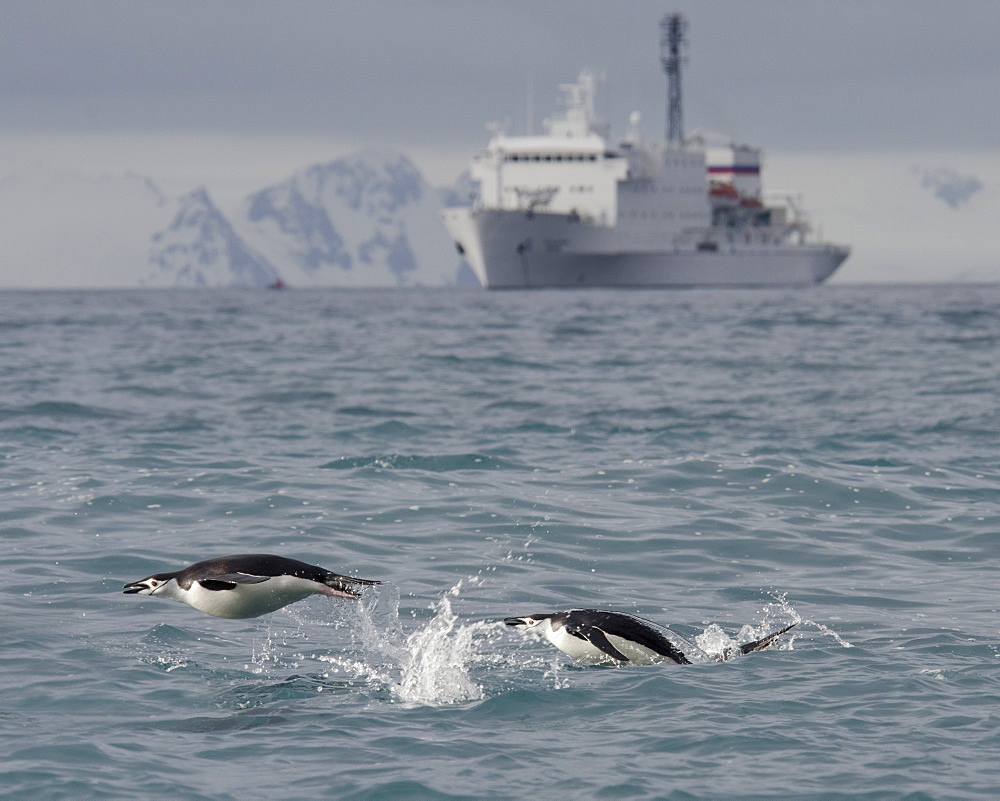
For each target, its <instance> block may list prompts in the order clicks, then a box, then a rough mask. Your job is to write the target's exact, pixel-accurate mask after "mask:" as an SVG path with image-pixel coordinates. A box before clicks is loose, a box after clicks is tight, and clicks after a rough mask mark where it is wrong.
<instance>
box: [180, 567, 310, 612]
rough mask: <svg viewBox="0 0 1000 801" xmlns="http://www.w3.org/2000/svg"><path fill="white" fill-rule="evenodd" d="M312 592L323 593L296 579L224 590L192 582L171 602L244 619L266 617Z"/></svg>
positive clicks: (271, 581) (277, 578)
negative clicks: (185, 590)
mask: <svg viewBox="0 0 1000 801" xmlns="http://www.w3.org/2000/svg"><path fill="white" fill-rule="evenodd" d="M314 593H320V594H324V593H323V585H322V584H318V583H317V582H315V581H309V580H308V579H303V578H297V577H296V576H273V577H271V578H269V579H268V580H267V581H262V582H261V583H260V584H237V585H236V586H235V587H233V588H232V589H225V590H209V589H206V588H205V587H203V586H202V585H201V584H200V583H199V582H197V581H195V582H193V583H192V584H191V589H189V590H188V591H187V592H186V593H184V594H183V596H180V597H176V596H175V598H174V600H177V601H181V602H182V603H186V604H188V605H189V606H193V607H194V608H195V609H198V610H199V611H201V612H204V613H205V614H206V615H212V616H214V617H223V618H247V617H260V616H261V615H266V614H267V613H268V612H274V611H275V610H277V609H281V608H282V607H283V606H288V604H292V603H295V602H296V601H301V600H302V599H303V598H308V597H309V596H310V595H313V594H314Z"/></svg>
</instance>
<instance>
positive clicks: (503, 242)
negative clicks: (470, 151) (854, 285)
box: [442, 14, 850, 289]
mask: <svg viewBox="0 0 1000 801" xmlns="http://www.w3.org/2000/svg"><path fill="white" fill-rule="evenodd" d="M660 27H661V29H662V39H661V49H662V54H661V55H662V62H663V66H664V69H665V70H666V73H667V78H668V102H667V141H666V143H660V142H652V141H649V142H647V141H643V139H642V138H641V137H640V134H639V116H638V114H637V113H633V114H632V116H631V118H630V121H629V131H628V134H627V136H626V137H625V139H624V140H623V141H621V142H620V143H619V144H617V145H613V144H612V142H611V138H610V128H609V126H608V125H607V124H606V123H604V122H601V121H600V120H598V118H597V117H596V115H595V110H594V95H595V89H596V83H597V82H596V79H595V77H594V76H593V75H592V74H591V73H589V72H588V71H586V70H584V71H583V72H582V73H581V74H580V77H579V79H578V81H577V82H576V83H574V84H567V85H563V86H561V87H560V89H561V90H562V91H563V92H564V93H565V101H564V106H565V111H564V112H563V114H562V115H560V116H558V117H555V118H553V119H549V120H546V121H545V129H546V132H545V135H543V136H506V135H504V134H503V133H502V132H498V133H495V135H494V136H493V138H492V139H491V140H490V142H489V145H488V147H487V148H486V150H485V151H483V152H480V153H477V154H476V155H475V156H474V157H473V161H472V167H471V177H472V179H473V180H474V181H476V182H478V184H479V194H478V198H477V199H476V200H475V202H474V203H473V205H472V206H469V207H458V208H447V209H445V210H444V211H443V212H442V216H443V218H444V222H445V225H446V226H447V228H448V231H449V233H450V234H451V236H452V238H453V239H454V240H455V243H456V246H457V247H458V250H459V252H460V253H462V254H463V255H464V256H465V258H466V259H467V260H468V262H469V264H470V266H471V267H472V269H473V271H474V272H475V273H476V275H477V276H478V278H479V280H480V282H481V283H482V284H483V286H485V287H489V288H496V289H500V288H511V289H516V288H537V287H581V286H587V287H682V286H685V287H691V286H811V285H814V284H818V283H820V282H822V281H824V280H825V279H827V278H829V277H830V275H832V274H833V272H834V271H835V270H836V269H837V268H838V267H839V266H840V265H841V263H842V262H843V261H844V259H846V258H847V256H848V254H849V252H850V249H849V248H847V247H844V246H840V245H832V244H828V243H822V242H811V241H809V231H810V228H809V225H808V222H807V220H806V218H805V216H804V214H803V212H802V210H801V209H800V207H799V205H798V204H797V203H796V202H795V201H794V199H793V198H791V197H783V198H771V197H765V195H764V193H763V191H762V188H761V180H760V165H761V158H760V150H759V149H756V148H752V147H748V146H745V145H735V144H727V145H723V146H718V145H716V146H713V145H712V144H711V143H708V142H706V141H705V138H704V137H701V136H697V135H696V136H692V137H690V138H687V139H685V138H684V135H683V132H682V122H681V82H680V77H681V76H680V65H681V56H680V48H681V45H682V44H683V43H684V31H685V27H686V23H685V21H684V19H683V18H682V17H681V16H680V15H678V14H670V15H667V16H666V17H664V18H663V20H662V21H661V23H660Z"/></svg>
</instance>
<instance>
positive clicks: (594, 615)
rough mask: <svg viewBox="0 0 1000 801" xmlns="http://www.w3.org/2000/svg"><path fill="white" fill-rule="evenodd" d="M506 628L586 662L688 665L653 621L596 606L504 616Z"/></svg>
mask: <svg viewBox="0 0 1000 801" xmlns="http://www.w3.org/2000/svg"><path fill="white" fill-rule="evenodd" d="M503 622H504V623H506V624H507V625H508V626H517V627H518V628H520V629H522V630H523V631H526V632H529V633H531V634H534V635H536V636H538V637H544V638H545V639H546V640H548V641H549V642H550V643H552V644H553V645H554V646H555V647H556V648H558V649H559V650H560V651H562V652H563V653H564V654H567V655H568V656H571V657H573V658H574V659H577V660H579V661H580V662H584V663H586V664H588V665H616V666H624V665H655V664H658V663H660V662H671V663H673V664H676V665H690V664H691V660H690V659H689V658H688V657H687V656H685V654H684V652H683V651H681V650H680V649H679V648H678V647H677V646H676V645H674V644H673V643H672V642H671V641H670V640H669V639H667V637H666V636H665V635H664V634H663V633H662V631H661V630H660V629H659V628H657V626H656V624H654V623H650V622H649V621H646V620H643V619H642V618H639V617H635V616H634V615H629V614H625V613H624V612H609V611H605V610H600V609H571V610H568V611H566V612H553V613H550V614H541V615H527V616H525V617H508V618H504V621H503ZM794 625H795V623H792V624H791V626H786V627H785V628H783V629H781V630H780V631H775V632H773V633H771V634H769V635H767V636H766V637H764V638H762V639H760V640H754V641H753V642H748V643H744V644H742V645H741V646H740V652H741V653H743V654H749V653H751V652H753V651H760V650H763V649H764V648H767V647H768V646H769V645H771V643H772V642H774V640H775V638H776V637H778V636H779V635H780V634H784V633H785V632H786V631H788V630H789V629H790V628H792V626H794Z"/></svg>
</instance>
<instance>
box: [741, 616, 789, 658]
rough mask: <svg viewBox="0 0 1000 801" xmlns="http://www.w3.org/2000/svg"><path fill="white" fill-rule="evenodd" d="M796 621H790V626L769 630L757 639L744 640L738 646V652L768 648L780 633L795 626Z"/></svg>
mask: <svg viewBox="0 0 1000 801" xmlns="http://www.w3.org/2000/svg"><path fill="white" fill-rule="evenodd" d="M797 625H798V623H797V622H796V623H792V624H791V625H790V626H785V627H784V628H783V629H780V630H778V631H774V632H771V633H770V634H768V635H767V636H766V637H762V638H761V639H759V640H754V641H753V642H745V643H743V644H742V645H741V646H740V653H742V654H752V653H753V652H754V651H763V650H764V649H765V648H769V647H770V646H771V644H772V643H773V642H774V641H775V640H776V639H778V637H780V636H781V635H782V634H784V633H785V632H786V631H788V630H789V629H792V628H794V627H795V626H797Z"/></svg>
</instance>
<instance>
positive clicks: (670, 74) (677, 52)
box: [660, 12, 687, 145]
mask: <svg viewBox="0 0 1000 801" xmlns="http://www.w3.org/2000/svg"><path fill="white" fill-rule="evenodd" d="M686 30H687V21H686V20H685V19H684V17H682V16H681V15H680V14H678V13H676V12H675V13H673V14H667V15H666V16H665V17H664V18H663V19H661V20H660V31H661V34H660V60H661V61H662V62H663V70H664V72H666V73H667V143H668V144H671V145H681V144H683V143H684V123H683V121H682V119H681V45H683V44H685V41H684V32H685V31H686Z"/></svg>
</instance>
